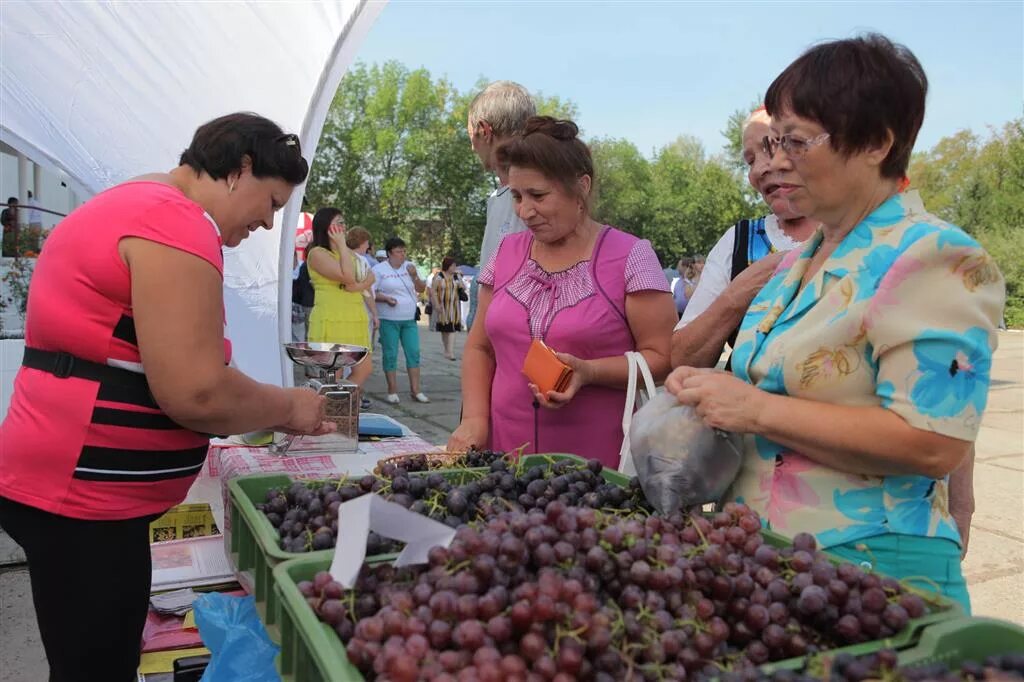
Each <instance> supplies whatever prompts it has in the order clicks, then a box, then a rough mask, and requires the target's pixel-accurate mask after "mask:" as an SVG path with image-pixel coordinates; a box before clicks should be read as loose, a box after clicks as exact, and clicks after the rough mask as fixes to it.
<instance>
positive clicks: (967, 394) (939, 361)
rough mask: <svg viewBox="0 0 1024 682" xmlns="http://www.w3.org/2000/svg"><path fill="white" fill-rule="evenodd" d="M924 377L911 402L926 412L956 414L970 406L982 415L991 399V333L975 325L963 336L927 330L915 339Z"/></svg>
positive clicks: (946, 416)
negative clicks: (989, 335)
mask: <svg viewBox="0 0 1024 682" xmlns="http://www.w3.org/2000/svg"><path fill="white" fill-rule="evenodd" d="M914 357H916V358H917V370H918V372H920V376H919V377H918V378H917V382H916V383H915V384H914V388H913V390H912V391H911V392H910V402H911V403H912V404H913V405H914V408H915V409H916V410H917V411H918V412H920V413H921V414H923V415H926V416H929V417H937V418H949V417H955V416H957V415H959V414H961V413H962V412H963V411H964V410H965V409H966V408H967V407H968V406H973V407H974V410H975V412H976V413H977V414H978V415H980V414H981V413H982V412H983V411H984V409H985V402H986V400H987V398H988V386H989V371H990V369H991V365H992V351H991V349H990V348H989V345H988V332H987V331H986V330H984V329H982V328H981V327H972V328H970V329H968V330H967V331H966V332H965V333H964V334H963V335H958V334H956V333H954V332H952V331H949V330H941V329H926V330H924V331H923V332H922V333H921V335H920V336H919V337H918V340H916V341H914Z"/></svg>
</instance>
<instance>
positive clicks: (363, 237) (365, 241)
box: [345, 227, 380, 409]
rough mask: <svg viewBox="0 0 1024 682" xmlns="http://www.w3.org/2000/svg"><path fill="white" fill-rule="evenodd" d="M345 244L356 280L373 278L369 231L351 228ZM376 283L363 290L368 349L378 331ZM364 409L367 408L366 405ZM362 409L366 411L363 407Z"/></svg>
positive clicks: (373, 261) (374, 260) (375, 262)
mask: <svg viewBox="0 0 1024 682" xmlns="http://www.w3.org/2000/svg"><path fill="white" fill-rule="evenodd" d="M345 243H346V244H347V245H348V248H349V249H351V250H352V253H354V254H355V255H356V257H357V258H356V280H357V281H360V282H362V281H363V280H365V279H366V278H367V277H372V276H373V269H374V268H375V267H377V259H375V258H374V257H373V256H371V255H370V249H372V248H373V242H372V241H371V238H370V231H369V230H367V229H366V228H363V227H351V228H349V230H348V232H347V233H346V234H345ZM376 296H377V281H376V280H374V281H373V282H371V283H370V288H369V289H364V290H363V304H364V305H366V313H367V314H368V315H369V316H370V322H369V330H370V332H369V333H370V348H371V349H372V348H373V340H374V337H375V336H376V334H377V330H378V329H380V318H379V317H378V316H377V298H376ZM366 407H369V405H368V404H367V406H366ZM363 409H366V408H365V407H364V408H363Z"/></svg>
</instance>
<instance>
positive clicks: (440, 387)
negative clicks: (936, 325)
mask: <svg viewBox="0 0 1024 682" xmlns="http://www.w3.org/2000/svg"><path fill="white" fill-rule="evenodd" d="M421 339H422V357H423V370H422V371H423V390H424V391H425V392H426V393H427V395H429V396H430V398H431V402H430V404H427V405H421V404H419V403H417V402H415V401H413V400H412V398H411V396H410V395H409V387H408V379H407V378H406V377H405V376H404V375H400V377H399V390H400V395H401V397H402V402H401V404H399V405H397V406H391V405H388V404H386V403H385V402H384V394H385V393H386V391H385V384H384V376H383V374H382V373H381V372H380V369H379V367H378V368H377V369H376V370H375V372H374V374H373V377H372V378H371V380H370V382H369V384H368V385H367V393H368V395H369V398H370V399H371V401H372V402H373V407H372V408H371V409H372V411H375V412H383V413H385V414H390V415H392V416H393V417H395V418H397V419H399V420H400V421H402V422H403V423H405V424H407V425H408V426H409V427H410V428H412V429H413V430H415V431H416V432H417V433H419V434H420V435H422V436H423V438H425V439H426V440H427V441H429V442H431V443H435V444H438V445H444V444H445V442H446V441H447V439H448V434H449V433H451V431H452V430H453V429H454V428H455V427H456V426H457V425H458V422H459V410H460V386H459V363H458V362H452V361H450V360H447V359H445V357H444V355H443V353H442V350H441V340H440V336H439V335H438V334H435V333H431V332H429V331H427V330H426V329H425V328H421ZM464 341H465V335H460V337H459V341H458V349H459V355H460V357H461V349H462V343H463V342H464ZM992 378H993V382H992V390H991V393H990V396H989V407H988V411H987V413H986V415H985V420H984V422H983V424H982V428H981V433H980V435H979V437H978V442H977V451H978V462H977V466H976V468H975V479H974V484H975V491H976V497H977V512H976V513H975V516H974V523H973V527H972V532H971V544H970V551H969V552H968V555H967V559H966V561H965V563H964V574H965V575H966V577H967V582H968V585H969V587H970V592H971V599H972V601H973V605H974V613H975V615H979V616H992V617H996V618H1002V619H1005V620H1011V621H1016V622H1018V623H1020V624H1024V334H1022V333H1019V332H1006V333H1002V334H1001V335H1000V338H999V350H998V351H997V353H996V356H995V361H994V363H993V373H992ZM4 540H5V537H4V536H2V534H0V563H3V561H4V559H5V557H6V556H7V555H6V554H5V547H4ZM74 560H75V558H74V557H69V561H71V562H72V564H73V561H74ZM45 678H46V663H45V660H44V659H43V655H42V649H41V646H40V644H39V639H38V633H37V631H36V625H35V618H34V615H33V612H32V605H31V597H30V594H29V585H28V575H27V573H26V571H25V570H24V567H14V568H8V569H6V570H5V569H0V682H35V681H36V680H44V679H45Z"/></svg>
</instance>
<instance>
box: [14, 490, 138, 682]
mask: <svg viewBox="0 0 1024 682" xmlns="http://www.w3.org/2000/svg"><path fill="white" fill-rule="evenodd" d="M155 518H157V517H156V516H147V517H144V518H135V519H127V520H124V521H90V520H82V519H72V518H68V517H66V516H58V515H56V514H51V513H49V512H46V511H42V510H41V509H36V508H35V507H29V506H26V505H24V504H19V503H18V502H14V501H12V500H8V499H6V498H3V497H0V527H2V528H3V529H4V530H5V531H6V532H7V534H8V535H10V536H11V537H12V538H13V539H14V541H15V542H17V543H18V544H19V545H21V548H22V549H24V550H25V557H26V559H27V560H28V571H29V577H30V579H31V582H32V602H33V604H34V605H35V609H36V620H37V621H38V623H39V634H40V636H41V637H42V640H43V647H44V648H45V649H46V659H47V661H48V662H49V664H50V682H96V681H98V680H110V682H130V681H132V680H135V679H137V675H136V673H137V670H138V667H139V656H140V652H141V650H142V629H143V627H144V626H145V623H146V613H147V611H148V609H149V588H150V581H151V579H152V563H151V560H150V554H149V535H148V528H149V524H150V522H152V521H153V520H154V519H155Z"/></svg>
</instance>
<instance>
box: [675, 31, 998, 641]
mask: <svg viewBox="0 0 1024 682" xmlns="http://www.w3.org/2000/svg"><path fill="white" fill-rule="evenodd" d="M927 88H928V81H927V77H926V76H925V73H924V70H923V68H922V67H921V64H920V62H918V60H917V58H916V57H915V56H914V55H913V53H911V52H910V50H908V49H907V48H906V47H903V46H901V45H896V44H893V43H892V42H891V41H889V40H888V39H887V38H885V37H884V36H881V35H878V34H868V35H865V36H863V37H859V38H854V39H848V40H838V41H833V42H828V43H823V44H820V45H817V46H815V47H813V48H811V49H810V50H808V51H807V52H805V53H804V54H803V55H802V56H801V57H799V58H798V59H797V60H796V61H795V62H793V63H792V64H791V65H790V66H788V67H787V68H786V69H785V70H784V71H783V72H782V74H781V75H779V77H778V78H776V79H775V81H774V82H773V83H772V84H771V86H770V87H769V88H768V92H767V95H766V97H765V104H766V107H767V110H768V113H769V114H770V115H771V125H770V133H769V135H768V136H767V137H765V139H764V140H763V144H764V151H765V153H766V155H767V157H768V159H769V164H768V171H767V172H768V179H769V182H770V183H771V185H773V186H775V187H777V188H778V189H779V191H780V192H781V194H782V195H783V196H784V197H785V199H786V201H787V202H788V203H789V204H790V207H791V208H790V210H791V212H792V213H793V214H794V215H802V216H806V217H807V218H809V219H811V220H814V221H817V222H819V223H821V228H820V229H819V230H818V231H816V232H815V233H814V234H813V235H812V236H811V238H809V239H808V240H807V241H806V242H805V244H804V245H803V246H802V247H801V248H800V249H799V250H797V251H794V252H791V253H790V254H789V255H788V256H787V257H786V258H785V259H784V260H783V261H782V263H781V265H780V266H779V270H778V272H777V273H776V274H775V275H774V276H773V277H772V278H771V279H770V280H769V282H768V283H767V285H766V286H765V287H764V288H763V289H762V290H761V292H760V293H759V294H758V295H757V296H756V297H755V298H754V301H753V303H752V304H751V306H750V308H749V309H748V311H747V314H746V316H745V317H744V319H743V322H742V324H741V326H740V332H739V336H738V338H737V345H736V348H735V350H734V351H733V356H732V360H733V362H732V365H733V371H734V372H735V376H733V375H730V374H728V373H725V372H717V371H715V370H711V369H706V368H694V367H680V368H679V369H676V370H675V371H674V372H673V373H672V375H671V376H670V377H669V379H668V381H667V382H666V388H667V389H668V390H669V391H670V392H671V393H673V394H675V395H676V396H677V398H678V399H679V401H680V402H681V403H683V404H685V405H690V406H692V407H693V408H694V410H695V411H696V413H697V414H698V415H699V416H701V417H702V418H703V419H704V421H705V423H707V424H708V425H709V426H711V427H714V428H718V429H723V430H726V431H733V432H736V433H742V434H744V436H743V441H744V450H745V451H744V458H743V464H742V467H741V470H740V473H739V475H738V477H737V479H736V481H734V483H733V484H732V487H731V489H730V491H729V492H728V493H727V494H726V497H725V499H726V500H740V499H741V500H743V501H744V502H745V503H746V504H748V505H750V506H751V507H752V508H753V509H754V510H755V511H757V512H758V513H760V514H761V515H762V518H763V519H764V520H765V522H766V523H767V524H768V525H769V526H770V527H771V528H773V529H775V530H777V531H779V532H782V533H783V534H785V535H790V536H791V535H794V534H796V533H800V532H808V533H812V534H813V535H815V537H816V538H817V540H818V543H819V545H820V546H821V547H822V548H824V549H827V550H828V551H829V552H831V553H832V554H835V555H837V556H839V557H840V558H842V559H845V560H847V561H852V562H853V563H855V564H867V565H869V566H871V567H872V569H873V570H875V571H877V572H879V573H882V574H885V575H889V576H892V577H895V578H897V579H908V580H910V579H914V580H915V581H920V585H919V586H920V587H921V588H923V589H932V590H937V591H939V592H941V593H943V594H945V595H946V596H947V597H950V598H952V599H954V600H956V601H957V602H959V603H960V604H961V605H962V606H963V607H964V609H965V610H966V611H967V612H969V611H970V598H969V596H968V593H967V586H966V583H965V582H964V579H963V574H962V572H961V565H960V562H961V546H962V535H961V532H960V529H958V527H957V523H956V521H955V520H954V518H953V516H952V515H951V513H950V509H949V500H950V497H949V496H950V490H949V479H950V473H951V472H953V471H954V470H956V469H957V468H958V467H960V466H961V465H962V464H963V463H964V462H965V461H966V460H967V458H968V457H969V453H970V451H971V445H972V443H973V441H974V439H975V438H976V436H977V433H978V428H979V425H980V423H981V420H982V416H983V414H984V409H985V405H986V402H987V398H988V390H989V383H990V377H989V369H990V367H991V363H992V353H993V350H994V348H995V344H996V340H997V336H996V328H997V326H998V324H999V320H1000V318H1001V315H1002V310H1003V303H1004V301H1005V295H1006V292H1005V287H1004V282H1003V278H1002V275H1001V274H1000V273H999V270H998V268H997V267H996V265H995V263H994V262H993V260H992V259H991V257H990V256H989V255H988V254H987V253H986V252H985V251H984V249H982V248H981V246H979V245H978V243H977V242H976V241H975V240H974V239H973V238H971V237H970V236H968V235H967V234H965V233H964V232H963V231H962V230H960V229H959V228H958V227H955V226H953V225H950V224H949V223H947V222H945V221H942V220H940V219H938V218H937V217H935V216H933V215H931V214H929V213H927V212H926V211H925V209H924V206H923V204H922V203H921V199H920V197H919V196H918V194H917V192H901V189H902V187H903V184H904V179H905V177H906V170H907V165H908V163H909V161H910V155H911V152H912V150H913V147H914V141H915V140H916V138H917V133H918V130H919V129H920V126H921V122H922V121H923V120H924V114H925V96H926V92H927ZM837 425H841V426H842V428H837ZM876 630H878V631H876ZM864 634H865V635H866V636H867V637H869V638H872V639H874V638H878V637H880V636H881V637H884V636H887V633H886V632H885V630H884V629H881V630H879V629H878V628H875V629H874V630H873V631H869V632H865V633H864Z"/></svg>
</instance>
